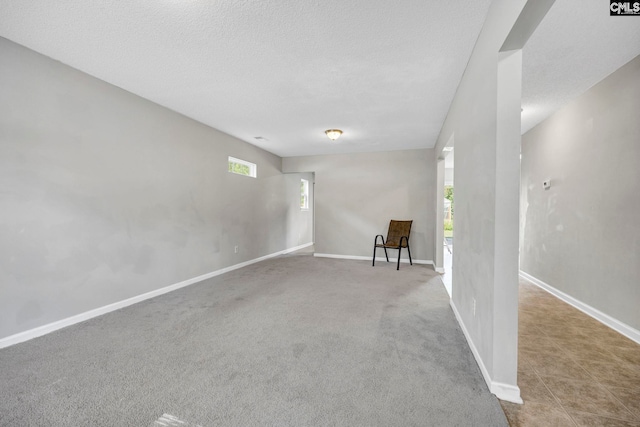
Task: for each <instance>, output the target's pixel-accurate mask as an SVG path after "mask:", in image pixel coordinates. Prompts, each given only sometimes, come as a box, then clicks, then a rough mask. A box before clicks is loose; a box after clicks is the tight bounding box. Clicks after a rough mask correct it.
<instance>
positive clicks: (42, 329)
mask: <svg viewBox="0 0 640 427" xmlns="http://www.w3.org/2000/svg"><path fill="white" fill-rule="evenodd" d="M311 245H313V243H305V244H304V245H300V246H296V247H294V248H289V249H285V250H282V251H278V252H274V253H272V254H269V255H265V256H262V257H260V258H255V259H252V260H249V261H245V262H241V263H240V264H235V265H232V266H229V267H225V268H222V269H220V270H216V271H212V272H211V273H206V274H203V275H201V276H198V277H193V278H191V279H188V280H184V281H182V282H179V283H175V284H173V285H169V286H165V287H164V288H160V289H156V290H153V291H151V292H147V293H144V294H141V295H137V296H135V297H131V298H127V299H125V300H122V301H118V302H115V303H113V304H108V305H105V306H103V307H99V308H96V309H93V310H89V311H85V312H84V313H80V314H76V315H75V316H71V317H67V318H66V319H62V320H58V321H55V322H52V323H49V324H47V325H42V326H38V327H36V328H33V329H29V330H27V331H24V332H18V333H17V334H14V335H9V336H8V337H5V338H2V339H0V348H5V347H9V346H12V345H14V344H18V343H21V342H24V341H28V340H30V339H33V338H37V337H40V336H42V335H46V334H48V333H50V332H54V331H57V330H58V329H62V328H66V327H67V326H71V325H75V324H76V323H80V322H84V321H85V320H89V319H92V318H94V317H98V316H101V315H103V314H106V313H110V312H112V311H115V310H119V309H121V308H124V307H128V306H130V305H133V304H136V303H138V302H141V301H144V300H147V299H150V298H154V297H157V296H159V295H162V294H166V293H168V292H171V291H175V290H177V289H180V288H184V287H185V286H189V285H192V284H194V283H198V282H201V281H203V280H206V279H210V278H212V277H215V276H219V275H221V274H224V273H228V272H230V271H233V270H237V269H239V268H242V267H246V266H248V265H251V264H255V263H257V262H260V261H264V260H266V259H269V258H273V257H276V256H278V255H284V254H287V253H290V252H294V251H297V250H300V249H304V248H306V247H309V246H311Z"/></svg>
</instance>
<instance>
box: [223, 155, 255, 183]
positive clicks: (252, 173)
mask: <svg viewBox="0 0 640 427" xmlns="http://www.w3.org/2000/svg"><path fill="white" fill-rule="evenodd" d="M229 163H237V164H239V165H244V166H246V167H248V168H249V175H245V174H242V173H238V172H234V171H232V170H230V171H229V172H230V173H235V174H236V175H242V176H249V177H251V178H257V177H258V165H256V164H255V163H253V162H249V161H247V160H242V159H238V158H236V157H232V156H229Z"/></svg>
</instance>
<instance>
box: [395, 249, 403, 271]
mask: <svg viewBox="0 0 640 427" xmlns="http://www.w3.org/2000/svg"><path fill="white" fill-rule="evenodd" d="M400 252H402V246H398V266H397V267H396V270H400Z"/></svg>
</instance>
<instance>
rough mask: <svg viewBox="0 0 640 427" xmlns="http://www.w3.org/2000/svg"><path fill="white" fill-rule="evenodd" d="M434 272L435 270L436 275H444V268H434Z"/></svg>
mask: <svg viewBox="0 0 640 427" xmlns="http://www.w3.org/2000/svg"><path fill="white" fill-rule="evenodd" d="M434 270H436V273H440V274H444V273H445V271H444V267H434Z"/></svg>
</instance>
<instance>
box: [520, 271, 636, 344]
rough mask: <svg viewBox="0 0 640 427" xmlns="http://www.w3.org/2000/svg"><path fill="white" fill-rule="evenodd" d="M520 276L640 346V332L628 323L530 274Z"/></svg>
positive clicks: (521, 272)
mask: <svg viewBox="0 0 640 427" xmlns="http://www.w3.org/2000/svg"><path fill="white" fill-rule="evenodd" d="M520 276H521V277H522V278H524V279H526V280H528V281H530V282H531V283H533V284H534V285H536V286H538V287H540V288H542V289H544V290H545V291H547V292H549V293H550V294H551V295H553V296H555V297H556V298H559V299H561V300H562V301H564V302H566V303H567V304H569V305H572V306H573V307H575V308H577V309H578V310H580V311H582V312H583V313H585V314H586V315H588V316H591V317H593V318H594V319H596V320H597V321H598V322H600V323H602V324H603V325H605V326H608V327H610V328H611V329H613V330H614V331H616V332H619V333H621V334H622V335H624V336H625V337H627V338H629V339H630V340H633V341H635V342H637V343H638V344H640V331H638V330H637V329H635V328H633V327H631V326H629V325H627V324H626V323H622V322H621V321H619V320H618V319H615V318H613V317H611V316H609V315H608V314H605V313H603V312H601V311H600V310H598V309H597V308H593V307H591V306H590V305H588V304H585V303H583V302H582V301H580V300H577V299H575V298H574V297H572V296H571V295H568V294H565V293H564V292H562V291H560V290H558V289H556V288H554V287H553V286H551V285H549V284H548V283H545V282H543V281H542V280H540V279H537V278H535V277H533V276H532V275H530V274H528V273H525V272H524V271H522V270H520Z"/></svg>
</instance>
